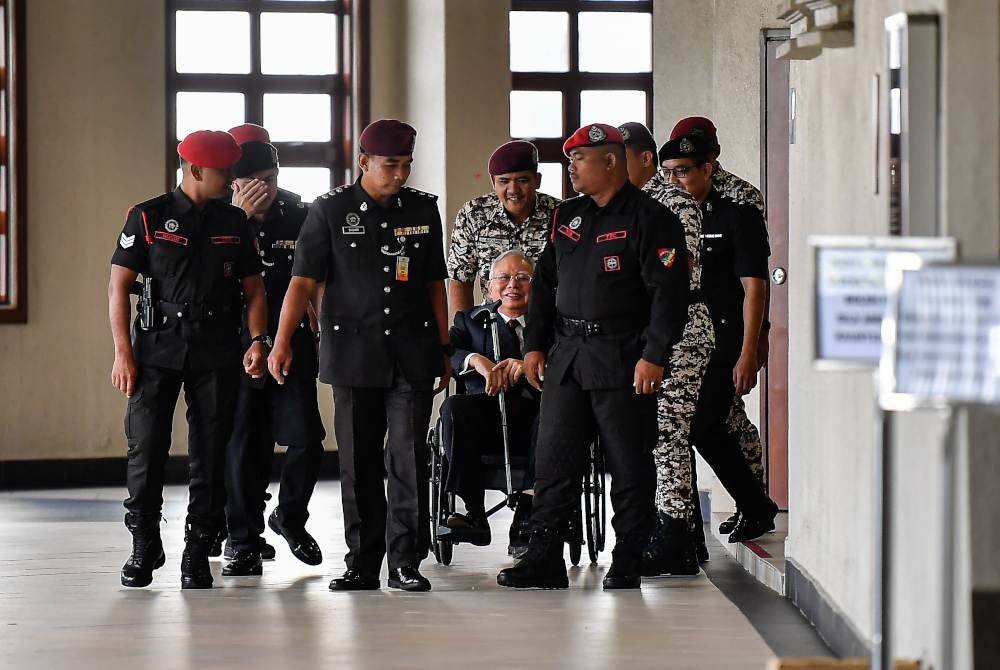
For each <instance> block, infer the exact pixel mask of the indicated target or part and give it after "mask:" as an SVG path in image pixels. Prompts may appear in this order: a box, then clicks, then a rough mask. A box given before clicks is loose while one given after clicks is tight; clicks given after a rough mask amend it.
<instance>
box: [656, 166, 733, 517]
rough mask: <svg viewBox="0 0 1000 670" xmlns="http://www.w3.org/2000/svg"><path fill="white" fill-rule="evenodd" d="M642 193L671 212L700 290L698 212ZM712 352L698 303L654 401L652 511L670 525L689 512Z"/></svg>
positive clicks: (665, 189) (660, 187) (662, 187)
mask: <svg viewBox="0 0 1000 670" xmlns="http://www.w3.org/2000/svg"><path fill="white" fill-rule="evenodd" d="M643 191H645V192H646V193H648V194H649V195H651V196H652V197H653V198H654V199H656V200H657V201H659V202H661V203H662V204H664V205H665V206H666V207H667V208H668V209H670V211H672V212H674V213H675V214H676V215H677V216H678V217H679V218H680V220H681V222H682V223H683V224H684V235H685V242H686V246H687V250H688V253H689V254H690V256H691V261H692V267H691V289H692V290H699V289H700V288H701V262H700V245H701V209H700V208H699V207H698V203H697V201H696V200H695V199H694V198H692V197H691V196H690V195H689V194H688V193H687V192H686V191H684V190H683V189H680V188H677V187H676V186H674V185H673V184H670V183H668V182H666V181H665V180H664V179H663V178H662V177H661V176H660V175H658V174H657V175H656V176H654V177H653V178H652V179H650V180H649V181H648V182H647V183H646V185H645V186H644V187H643ZM714 348H715V332H714V330H713V328H712V319H711V318H710V317H709V314H708V308H707V307H706V306H705V304H704V303H701V302H699V303H696V304H694V305H691V306H689V307H688V322H687V325H686V326H685V327H684V333H683V335H682V337H681V340H680V342H678V343H677V344H676V345H674V349H673V351H672V352H671V355H670V362H669V376H668V377H667V379H665V380H664V381H663V385H662V386H661V387H660V391H659V393H658V395H657V423H658V424H659V436H658V439H657V442H656V448H655V449H654V450H653V459H654V462H655V463H656V508H657V509H658V510H659V511H660V512H663V513H664V514H667V515H669V516H670V517H672V518H675V519H689V518H690V517H691V512H692V511H693V504H692V503H693V496H694V484H693V482H694V480H693V471H692V458H691V445H690V443H689V442H688V434H689V433H690V431H691V420H692V418H693V417H694V411H695V405H696V404H697V402H698V391H699V389H700V388H701V380H702V377H703V376H704V375H705V368H706V367H707V366H708V361H709V358H711V356H712V351H713V349H714Z"/></svg>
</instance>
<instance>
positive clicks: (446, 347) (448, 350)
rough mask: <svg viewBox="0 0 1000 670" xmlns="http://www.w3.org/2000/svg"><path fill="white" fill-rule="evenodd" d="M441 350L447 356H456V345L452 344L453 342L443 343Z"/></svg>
mask: <svg viewBox="0 0 1000 670" xmlns="http://www.w3.org/2000/svg"><path fill="white" fill-rule="evenodd" d="M441 351H443V352H444V355H445V356H454V355H455V345H454V344H452V343H451V342H448V343H447V344H442V345H441Z"/></svg>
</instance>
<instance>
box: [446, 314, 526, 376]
mask: <svg viewBox="0 0 1000 670" xmlns="http://www.w3.org/2000/svg"><path fill="white" fill-rule="evenodd" d="M499 306H500V303H499V302H495V303H492V304H490V305H488V306H487V307H488V308H489V310H490V311H491V312H493V313H496V311H497V308H498V307H499ZM477 309H479V306H476V307H472V308H470V309H467V310H464V311H461V312H456V313H455V325H453V326H452V327H451V331H450V335H451V343H452V344H454V345H455V354H454V355H453V356H452V357H451V365H452V367H453V368H454V369H455V374H456V379H457V380H458V383H459V384H460V385H462V386H464V387H465V392H466V393H470V394H472V393H486V380H485V379H483V377H482V375H480V374H479V373H478V372H476V371H475V370H470V372H469V373H467V374H464V375H459V374H458V373H459V372H461V370H462V368H463V367H464V366H465V359H466V357H467V356H468V355H469V354H482V355H483V356H486V358H488V359H490V360H491V361H493V333H492V332H490V331H491V328H490V324H489V321H488V320H487V319H486V315H485V314H483V315H481V316H480V317H479V318H478V319H473V318H472V316H471V315H472V313H473V312H474V311H476V310H477ZM497 331H498V332H499V334H500V359H501V360H503V359H504V358H524V356H522V355H521V346H520V343H519V342H518V341H517V337H516V336H515V335H514V333H512V332H511V330H510V328H508V327H507V324H506V322H505V321H504V320H503V317H502V316H500V315H499V314H498V315H497ZM493 362H494V363H496V361H493ZM521 387H526V388H529V389H530V388H531V387H530V386H529V385H528V384H527V382H526V381H525V380H524V379H521V381H520V382H519V383H518V386H517V387H516V388H518V389H521ZM531 390H532V391H533V390H534V389H531Z"/></svg>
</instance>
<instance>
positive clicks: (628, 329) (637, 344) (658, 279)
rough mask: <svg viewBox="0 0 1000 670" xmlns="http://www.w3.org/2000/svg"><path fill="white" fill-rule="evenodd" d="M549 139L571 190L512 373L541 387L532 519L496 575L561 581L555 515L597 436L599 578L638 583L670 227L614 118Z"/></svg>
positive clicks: (680, 247) (675, 260)
mask: <svg viewBox="0 0 1000 670" xmlns="http://www.w3.org/2000/svg"><path fill="white" fill-rule="evenodd" d="M563 151H564V153H565V154H566V155H567V156H568V157H569V159H570V165H569V173H570V179H571V181H572V182H573V187H574V189H575V190H576V191H577V192H579V193H581V194H583V195H581V196H580V197H578V198H574V199H572V200H568V201H566V202H564V203H562V204H561V205H560V206H559V207H558V208H557V209H556V212H555V217H554V220H553V231H552V235H551V239H550V241H549V244H548V245H547V246H546V248H545V251H544V252H543V253H542V256H541V259H540V260H539V263H538V266H537V268H536V274H535V280H534V288H533V295H532V301H531V305H530V307H529V311H528V316H529V320H528V328H527V331H526V333H525V346H524V349H525V351H526V352H528V353H527V354H526V355H525V373H526V375H527V377H528V380H529V381H530V382H531V383H532V384H533V385H534V386H536V388H541V390H542V407H541V419H540V423H539V433H538V444H537V448H536V463H535V501H534V510H533V513H532V517H531V522H532V526H533V530H532V536H531V540H530V542H529V545H528V551H527V552H526V553H525V555H524V556H523V557H522V559H521V561H520V562H519V563H518V564H517V565H516V566H514V567H513V568H507V569H506V570H503V571H501V572H500V574H499V575H498V576H497V583H499V584H500V585H501V586H512V587H520V588H527V587H539V588H567V586H568V579H567V575H566V564H565V562H564V561H563V558H562V553H563V552H562V544H563V538H562V536H561V529H562V528H563V527H564V525H565V522H566V520H567V519H568V518H569V516H570V514H571V513H572V511H573V510H574V507H575V505H576V501H577V496H578V493H577V490H578V489H577V486H578V482H579V479H580V475H581V472H582V469H583V466H584V464H585V462H586V455H587V452H588V445H589V444H590V443H591V442H593V440H594V439H595V438H597V437H600V444H601V447H602V448H603V450H604V454H605V458H606V461H607V464H608V469H609V471H610V473H611V476H612V483H611V503H612V506H613V508H614V517H613V519H612V524H613V525H614V528H615V535H616V537H617V544H616V546H615V548H614V551H613V553H612V557H613V558H612V565H611V567H610V568H609V570H608V572H607V575H606V576H605V578H604V588H605V589H620V588H638V587H639V585H640V583H641V578H640V572H641V554H642V550H643V547H644V545H645V542H646V540H647V538H648V536H649V531H650V529H651V525H652V521H653V513H654V512H653V491H654V487H655V480H656V473H655V469H654V466H653V446H654V445H655V443H656V434H657V426H656V395H655V394H656V391H657V389H659V387H660V383H661V382H662V379H663V371H664V366H665V365H666V364H667V361H668V360H669V358H670V352H671V347H672V345H673V343H674V342H676V341H677V340H679V339H680V336H681V333H682V331H683V328H684V325H685V323H686V320H687V308H688V302H689V299H690V296H689V290H688V269H687V268H688V263H687V251H686V248H685V244H684V230H683V227H682V225H681V222H680V220H679V219H678V218H677V217H676V216H675V215H674V214H672V213H671V212H670V211H669V210H668V209H667V208H666V207H664V206H663V205H661V204H659V203H658V202H656V201H655V200H653V199H652V198H650V197H649V196H648V195H646V194H644V193H642V192H641V191H640V190H639V189H638V188H636V187H635V186H633V185H632V184H631V183H629V181H628V172H627V170H626V164H625V139H624V137H623V136H622V133H621V131H620V130H618V129H617V128H615V127H614V126H609V125H605V124H594V125H591V126H585V127H583V128H581V129H580V130H578V131H577V132H576V133H574V134H573V136H571V137H570V138H569V139H568V140H567V141H566V143H565V144H564V145H563ZM543 382H544V385H543Z"/></svg>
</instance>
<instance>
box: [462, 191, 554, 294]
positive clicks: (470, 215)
mask: <svg viewBox="0 0 1000 670" xmlns="http://www.w3.org/2000/svg"><path fill="white" fill-rule="evenodd" d="M558 204H559V200H557V199H556V198H553V197H552V196H551V195H546V194H545V193H536V195H535V210H534V211H533V212H532V213H531V216H529V217H528V218H527V219H525V221H524V223H523V224H522V225H521V226H520V227H518V226H517V225H516V224H515V223H514V222H513V221H512V220H511V218H510V216H509V215H508V214H507V211H506V210H505V209H504V207H503V203H501V202H500V196H498V195H497V194H496V193H487V194H486V195H481V196H479V197H478V198H473V199H472V200H470V201H469V202H467V203H465V205H464V206H463V207H462V209H460V210H459V211H458V216H456V217H455V229H454V230H453V231H452V234H451V246H450V247H449V250H448V276H449V277H450V278H451V279H455V280H457V281H460V282H471V281H473V280H474V279H475V278H476V275H478V276H479V288H480V289H481V290H482V292H483V297H484V298H485V297H486V296H488V295H489V286H488V284H489V278H490V267H491V266H492V265H493V261H494V260H496V257H497V256H499V255H500V254H502V253H503V252H505V251H509V250H511V249H520V250H521V251H523V252H524V255H525V256H527V257H528V260H530V261H531V262H532V263H536V262H538V257H539V256H541V254H542V249H544V248H545V243H546V242H548V239H549V233H550V232H551V227H552V213H553V212H554V211H555V208H556V205H558Z"/></svg>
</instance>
